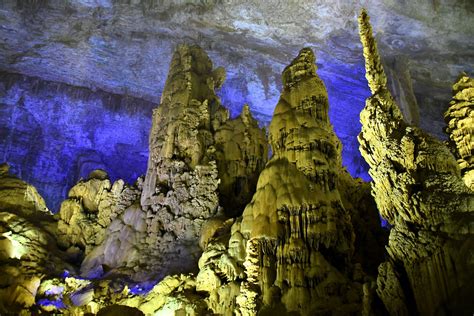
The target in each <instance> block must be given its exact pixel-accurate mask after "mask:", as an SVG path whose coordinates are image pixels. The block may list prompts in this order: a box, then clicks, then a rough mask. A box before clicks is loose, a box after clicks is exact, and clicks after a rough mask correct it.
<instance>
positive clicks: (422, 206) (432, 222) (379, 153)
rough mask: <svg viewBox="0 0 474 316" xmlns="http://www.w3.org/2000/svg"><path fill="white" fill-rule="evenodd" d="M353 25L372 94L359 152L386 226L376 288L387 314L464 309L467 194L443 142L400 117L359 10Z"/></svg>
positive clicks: (473, 199) (468, 259)
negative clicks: (384, 254)
mask: <svg viewBox="0 0 474 316" xmlns="http://www.w3.org/2000/svg"><path fill="white" fill-rule="evenodd" d="M359 27H360V38H361V42H362V45H363V47H364V57H365V65H366V78H367V81H368V84H369V87H370V90H371V92H372V96H371V97H370V98H368V99H367V101H366V106H365V108H364V109H363V111H362V112H361V115H360V119H361V123H362V131H361V133H360V135H359V143H360V151H361V153H362V156H363V157H364V158H365V160H366V161H367V163H368V164H369V166H370V171H369V173H370V175H371V177H372V179H373V182H372V193H373V195H374V197H375V201H376V203H377V206H378V208H379V210H380V213H381V215H382V216H383V217H385V218H386V219H387V220H388V221H389V223H390V224H391V225H392V226H393V228H392V229H391V232H390V238H389V245H388V248H387V251H388V253H389V257H390V260H388V261H387V262H385V263H383V264H382V265H380V267H379V277H378V281H377V282H378V287H377V293H378V294H379V296H380V297H381V299H382V301H383V302H384V303H385V306H386V308H387V310H388V311H389V313H390V314H392V315H404V314H405V315H406V314H411V313H419V314H421V315H435V314H438V313H448V314H449V313H452V314H462V313H464V312H472V303H469V302H470V301H472V300H470V299H468V297H469V295H471V294H470V293H472V291H473V286H472V279H473V277H474V274H473V271H474V266H473V264H474V260H472V254H471V250H470V249H472V247H473V246H474V236H473V234H474V232H473V230H472V221H473V216H474V194H473V193H472V191H471V190H469V189H468V188H467V187H466V185H465V184H464V182H463V179H462V177H461V173H460V169H459V166H458V163H457V162H456V159H455V158H454V156H453V155H452V154H451V152H450V151H449V149H448V148H447V146H446V145H445V144H444V143H442V142H441V141H439V140H437V139H435V138H433V137H431V136H430V135H428V134H426V133H425V132H423V131H422V130H421V129H419V128H417V127H414V126H410V125H408V124H407V123H406V122H405V121H404V120H403V116H402V114H401V111H400V109H399V108H398V106H397V104H396V103H395V101H394V99H393V97H392V96H391V94H390V92H389V91H388V89H387V86H386V77H385V73H384V70H383V68H382V67H381V63H380V57H379V55H378V52H377V45H376V42H375V40H374V38H373V36H372V28H371V26H370V23H369V17H368V15H367V12H365V11H362V13H361V15H360V17H359ZM467 132H469V131H468V130H464V133H467ZM405 279H407V281H408V282H406V281H405ZM413 301H414V302H416V305H415V304H410V302H413ZM469 304H471V306H469Z"/></svg>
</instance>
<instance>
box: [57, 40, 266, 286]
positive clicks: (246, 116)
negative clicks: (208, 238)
mask: <svg viewBox="0 0 474 316" xmlns="http://www.w3.org/2000/svg"><path fill="white" fill-rule="evenodd" d="M224 78H225V72H224V70H223V69H222V68H217V69H213V66H212V62H211V60H210V59H209V57H208V56H207V55H206V53H205V52H204V51H203V50H202V49H201V48H199V47H197V46H186V45H182V46H179V47H178V48H177V50H176V52H175V54H174V55H173V58H172V61H171V65H170V72H169V75H168V79H167V83H166V86H165V89H164V91H163V95H162V98H161V104H160V106H159V107H158V108H157V109H156V110H155V111H154V114H153V126H152V129H151V132H150V157H149V162H148V170H147V174H146V176H145V178H144V179H141V180H140V181H139V189H140V190H141V192H138V191H136V192H134V193H133V194H132V195H133V196H134V198H130V199H128V202H130V203H128V204H127V205H126V207H122V208H120V212H117V211H113V210H114V207H115V206H112V207H110V206H106V207H105V210H104V211H102V213H107V214H110V215H108V216H106V218H107V222H103V223H102V222H101V221H100V220H99V221H97V220H96V219H95V218H94V219H93V220H94V221H95V222H96V224H95V225H96V226H97V225H100V226H102V227H104V228H105V229H104V230H102V231H101V232H100V233H96V232H93V231H94V229H91V228H85V229H81V230H82V233H81V234H75V236H77V238H80V239H82V240H87V242H88V243H91V244H92V245H93V246H94V245H99V246H98V247H95V248H94V249H93V250H92V251H88V250H87V249H86V253H87V256H86V258H85V260H84V262H83V263H82V268H81V270H82V272H83V274H84V275H89V274H90V275H96V274H98V275H103V274H104V273H105V274H108V275H110V274H112V275H113V274H117V273H118V274H125V275H128V276H130V277H132V279H135V280H147V279H148V280H149V279H153V278H156V279H161V278H163V277H164V276H165V275H168V274H171V273H180V272H189V271H196V270H197V261H198V258H199V256H200V255H201V248H200V247H199V240H200V236H201V230H202V225H203V223H205V222H206V221H207V220H209V219H211V218H213V217H214V216H216V215H223V212H222V207H221V206H219V193H221V196H220V201H222V203H221V204H222V205H224V207H225V209H224V211H226V212H225V213H226V214H227V215H236V214H239V213H241V212H242V209H243V207H244V206H245V204H246V203H247V202H248V200H250V198H251V196H252V194H253V192H254V190H255V184H256V178H257V177H258V174H259V172H260V170H261V169H262V168H263V166H264V164H265V162H266V156H267V149H266V139H265V134H264V132H263V131H262V130H261V129H260V128H259V127H258V124H257V122H256V121H255V120H254V119H253V118H252V117H251V115H250V112H249V110H248V108H247V107H245V108H244V111H243V112H242V115H241V116H240V117H239V118H237V119H235V120H229V114H228V111H227V110H226V109H225V108H224V107H223V106H222V105H221V104H220V101H219V99H218V97H217V96H216V94H215V91H214V90H215V89H216V88H218V87H220V85H221V84H222V83H223V81H224ZM221 179H222V180H221ZM107 181H108V180H101V181H99V180H95V179H93V180H89V181H88V182H85V183H82V184H80V185H78V186H76V187H74V188H73V190H72V191H74V192H71V193H70V196H71V197H70V199H69V200H68V201H70V202H67V203H70V204H73V206H74V205H77V204H81V203H82V204H81V205H82V207H83V208H84V209H87V210H88V211H87V212H86V213H89V214H93V213H94V212H96V210H97V209H99V213H98V216H99V217H101V210H100V204H98V200H100V199H101V198H100V194H101V193H100V192H102V191H104V189H105V191H114V189H113V188H112V189H110V183H109V182H107ZM83 186H87V188H88V189H87V190H86V191H88V192H92V191H93V196H90V197H85V196H84V195H81V197H80V200H81V201H82V202H80V203H78V202H77V200H78V198H77V197H74V194H76V193H75V192H76V191H77V192H81V190H83V189H82V187H83ZM102 186H103V187H104V188H102ZM92 188H93V189H92ZM96 191H97V194H96V193H95V192H96ZM76 195H77V194H76ZM79 195H80V194H79ZM137 195H139V196H137ZM71 200H72V201H71ZM106 200H107V201H109V203H111V204H112V205H113V201H115V202H116V201H121V200H123V198H122V197H120V196H117V197H116V198H115V197H107V198H106ZM111 200H112V202H110V201H111ZM76 207H79V206H76ZM67 208H70V206H69V205H67V204H66V209H67ZM115 208H116V207H115ZM110 209H112V211H111V210H110ZM61 213H67V212H66V211H65V212H61ZM81 214H82V213H81ZM114 214H115V215H114ZM112 215H113V216H112ZM67 216H69V215H67ZM110 217H112V218H110ZM80 221H83V222H84V223H89V222H90V221H89V222H88V221H87V220H83V219H80ZM109 223H110V224H109ZM92 226H93V225H92ZM89 227H91V226H89ZM103 236H105V238H104V237H103ZM83 247H84V246H83ZM177 258H186V260H177Z"/></svg>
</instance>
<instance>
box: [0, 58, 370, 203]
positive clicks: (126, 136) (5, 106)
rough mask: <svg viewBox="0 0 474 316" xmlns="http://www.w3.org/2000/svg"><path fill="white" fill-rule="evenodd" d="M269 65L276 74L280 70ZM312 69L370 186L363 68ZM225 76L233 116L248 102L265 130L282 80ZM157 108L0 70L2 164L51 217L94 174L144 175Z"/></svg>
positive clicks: (355, 167)
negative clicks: (31, 189) (361, 141)
mask: <svg viewBox="0 0 474 316" xmlns="http://www.w3.org/2000/svg"><path fill="white" fill-rule="evenodd" d="M270 66H271V68H278V69H276V71H278V72H280V73H281V70H283V68H284V65H278V64H275V65H270ZM270 66H268V65H267V66H266V67H270ZM279 68H281V69H279ZM318 68H319V69H318V74H319V76H320V77H321V79H323V81H324V82H325V84H326V87H327V89H328V95H329V103H330V112H329V116H330V119H331V122H332V124H333V125H334V129H335V132H336V134H337V135H338V137H339V138H340V139H341V141H342V144H343V164H344V165H345V166H346V168H347V169H348V171H349V172H350V173H351V174H352V175H353V176H355V177H361V178H363V179H365V180H370V178H369V176H368V174H367V170H368V166H367V165H366V163H365V161H364V160H363V158H362V157H361V155H360V153H359V149H358V146H359V145H358V142H357V135H358V134H359V132H360V122H359V113H360V111H361V110H362V108H363V106H364V104H365V99H366V98H367V97H368V96H369V90H368V88H367V85H366V83H365V78H364V67H363V62H362V61H361V62H360V63H355V64H354V63H353V64H349V65H345V64H343V63H338V62H337V61H334V60H331V59H330V57H327V56H324V55H322V56H319V57H318ZM270 70H271V69H270V68H269V69H268V71H270ZM227 78H228V79H227V81H226V82H225V83H224V86H223V87H222V89H221V90H220V91H218V94H219V96H220V98H221V100H222V103H223V104H224V106H226V107H228V108H229V110H230V112H231V114H232V116H236V115H238V113H240V110H241V108H242V106H243V104H244V103H248V104H249V105H250V107H251V110H252V113H253V115H254V116H255V117H256V118H257V119H258V120H259V121H260V122H261V124H262V125H267V124H268V123H269V122H270V120H271V117H272V114H273V110H274V108H275V106H276V104H277V102H278V98H279V96H280V90H281V79H280V78H277V77H276V76H275V77H272V78H270V79H271V80H268V79H267V82H266V83H265V82H262V79H261V78H262V76H256V75H255V76H253V77H250V75H249V76H247V80H241V79H239V73H238V72H237V71H233V68H232V66H230V67H229V71H228V77H227ZM350 78H361V79H360V80H353V79H350ZM159 84H160V85H161V84H162V83H161V82H160V83H159ZM157 93H159V91H158V92H157ZM155 106H156V104H153V103H151V102H147V101H144V100H142V99H137V98H132V97H126V96H121V95H115V94H110V93H106V92H102V91H96V92H94V91H91V90H89V89H84V88H78V87H73V86H68V85H66V84H61V83H53V82H48V81H44V80H41V79H37V78H32V77H27V76H22V75H16V74H8V73H2V72H0V162H3V161H7V162H9V163H10V164H11V165H12V171H13V172H14V173H15V174H16V175H18V176H19V177H20V178H22V179H23V180H25V181H27V182H29V183H31V184H33V185H34V186H36V187H37V189H38V191H39V192H40V193H41V194H42V196H43V197H44V198H45V199H46V201H47V204H48V206H49V207H50V208H51V209H52V210H53V211H57V210H58V208H59V204H60V202H61V201H62V200H63V199H64V198H65V197H66V195H67V192H68V190H69V189H70V188H71V186H72V185H74V183H76V182H77V181H78V180H79V179H80V178H81V177H86V176H87V175H88V173H89V172H90V171H92V170H94V169H97V168H102V169H105V170H106V171H107V172H108V173H109V175H110V177H111V179H112V180H115V179H118V178H122V179H124V180H125V181H127V182H129V183H133V182H134V181H135V180H136V178H137V177H138V176H140V175H141V174H144V173H145V171H146V163H147V159H148V135H149V130H150V127H151V116H152V109H153V108H154V107H155Z"/></svg>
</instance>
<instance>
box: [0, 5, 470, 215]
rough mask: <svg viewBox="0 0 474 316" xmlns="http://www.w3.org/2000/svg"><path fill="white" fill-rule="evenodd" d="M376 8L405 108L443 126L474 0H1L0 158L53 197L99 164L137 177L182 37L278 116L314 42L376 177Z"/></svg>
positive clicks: (420, 120) (335, 102)
mask: <svg viewBox="0 0 474 316" xmlns="http://www.w3.org/2000/svg"><path fill="white" fill-rule="evenodd" d="M362 7H365V8H367V9H368V10H369V13H370V15H371V17H372V24H373V28H374V33H375V37H376V39H377V40H378V43H379V49H380V53H381V57H382V60H383V63H384V65H385V68H386V72H387V75H388V77H389V83H390V84H389V87H390V89H391V90H392V93H393V94H394V96H395V97H396V99H397V101H398V103H399V104H400V106H401V108H402V111H403V113H404V115H405V118H406V119H407V120H408V121H409V122H411V123H413V124H417V125H419V126H420V127H421V128H423V129H424V130H425V131H428V132H429V133H431V134H433V135H435V136H437V137H438V138H443V137H445V136H444V135H443V131H442V129H443V127H444V122H443V116H442V113H443V112H444V111H445V110H446V108H447V106H448V103H449V100H450V98H451V86H452V84H453V82H454V81H455V79H456V78H457V76H458V75H459V73H460V72H462V71H465V72H467V73H468V74H472V73H473V70H474V68H473V65H474V23H473V20H474V2H473V1H471V0H459V1H454V0H433V1H422V0H417V1H407V0H378V1H375V0H367V1H353V0H337V1H333V0H331V1H328V0H325V1H316V0H315V1H222V0H209V1H205V0H201V1H195V0H190V1H186V0H182V1H152V0H129V1H114V0H83V1H80V0H77V1H63V0H35V1H33V0H21V1H20V0H18V1H9V0H4V1H1V3H0V37H1V44H0V69H1V74H0V114H1V116H0V160H2V161H8V162H9V163H10V164H11V165H12V170H13V171H14V172H15V173H16V174H17V175H19V176H20V177H21V178H23V179H24V180H26V181H29V182H31V183H32V184H34V185H35V186H36V187H37V188H38V190H39V191H40V193H41V194H43V196H45V198H46V200H47V203H48V205H49V206H50V207H51V208H52V209H53V210H57V208H58V205H59V201H60V200H61V199H63V198H64V196H65V195H66V193H67V191H68V190H69V188H70V187H71V186H72V185H73V184H74V183H75V182H76V181H77V180H78V179H79V178H80V177H84V176H86V175H87V174H88V173H89V172H90V171H91V170H93V169H96V168H103V169H106V170H107V171H108V172H109V174H110V175H111V177H112V178H113V179H117V178H124V179H126V180H127V181H128V182H132V183H133V182H134V181H135V179H136V178H137V176H139V175H140V174H144V172H145V171H146V161H147V156H148V135H149V130H150V128H151V112H152V109H153V108H154V107H156V106H157V104H158V103H159V100H160V96H161V93H162V91H163V87H164V84H165V79H166V75H167V71H168V68H169V64H170V60H171V56H172V53H173V51H174V49H175V47H176V46H177V45H178V44H180V43H187V44H197V45H199V46H201V47H202V48H203V49H204V50H205V51H206V52H207V53H208V54H209V56H210V58H211V60H212V61H213V63H214V65H215V66H216V67H217V66H222V67H224V68H225V70H226V73H227V75H226V81H225V83H224V84H223V86H222V88H221V89H220V90H218V91H217V94H218V96H219V97H220V98H221V101H222V104H223V105H224V106H225V107H227V108H228V109H229V110H230V112H231V115H232V116H236V115H238V114H239V113H240V111H241V109H242V107H243V105H244V104H245V103H247V104H249V106H250V110H251V112H252V114H253V116H254V117H255V118H256V119H257V120H258V121H259V123H260V124H261V126H266V125H268V123H269V122H270V120H271V116H272V113H273V110H274V108H275V106H276V104H277V102H278V99H279V97H280V91H281V89H282V86H281V79H280V76H281V75H280V74H281V72H282V70H283V68H284V67H285V65H287V64H288V62H289V61H290V60H291V59H292V58H293V57H294V56H296V54H297V52H298V51H299V50H300V49H301V48H303V47H311V48H312V49H313V50H314V51H315V54H316V56H317V67H318V74H319V76H320V77H321V79H322V80H323V81H324V83H325V85H326V87H327V89H328V94H329V103H330V113H329V115H330V119H331V122H332V124H333V125H334V129H335V132H336V133H337V135H338V137H339V138H340V139H341V141H342V144H343V148H344V149H343V163H344V165H345V166H346V167H347V168H348V170H349V171H350V172H351V174H352V175H354V176H360V177H362V178H364V179H366V180H368V179H369V177H368V174H367V169H368V167H367V165H366V164H365V162H364V161H363V159H362V157H361V155H360V153H359V150H358V142H357V137H356V136H357V134H358V133H359V132H360V123H359V113H360V111H361V109H362V108H363V106H364V103H365V99H366V98H367V97H368V96H369V95H370V92H369V89H368V87H367V83H366V80H365V77H364V76H365V69H364V62H363V56H362V46H361V44H360V41H359V38H358V31H357V14H358V12H359V10H360V9H361V8H362Z"/></svg>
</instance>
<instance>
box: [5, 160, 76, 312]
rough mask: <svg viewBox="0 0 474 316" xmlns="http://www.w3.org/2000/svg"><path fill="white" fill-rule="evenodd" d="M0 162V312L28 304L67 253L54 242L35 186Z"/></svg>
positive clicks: (63, 263) (48, 215) (51, 223)
mask: <svg viewBox="0 0 474 316" xmlns="http://www.w3.org/2000/svg"><path fill="white" fill-rule="evenodd" d="M8 169H9V168H8V165H7V164H2V165H0V314H2V315H3V314H7V313H12V314H16V313H18V312H20V311H21V310H22V309H25V308H30V307H32V306H33V305H34V304H35V302H36V294H37V291H38V288H39V286H40V283H41V280H42V279H43V278H45V276H47V275H49V276H50V275H55V274H56V275H58V274H60V273H62V271H64V269H66V268H67V269H73V268H72V267H71V265H69V264H67V263H66V261H67V259H68V257H69V256H68V254H67V253H64V252H62V251H60V250H59V249H58V247H57V245H56V237H55V226H56V223H55V221H54V219H53V216H52V214H51V213H50V212H49V210H48V209H47V208H46V206H45V204H44V200H43V198H42V197H41V196H40V195H39V194H38V192H37V191H36V189H35V188H34V187H33V186H31V185H29V184H27V183H25V182H24V181H21V180H20V179H18V178H16V177H14V176H12V175H10V174H9V172H8Z"/></svg>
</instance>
